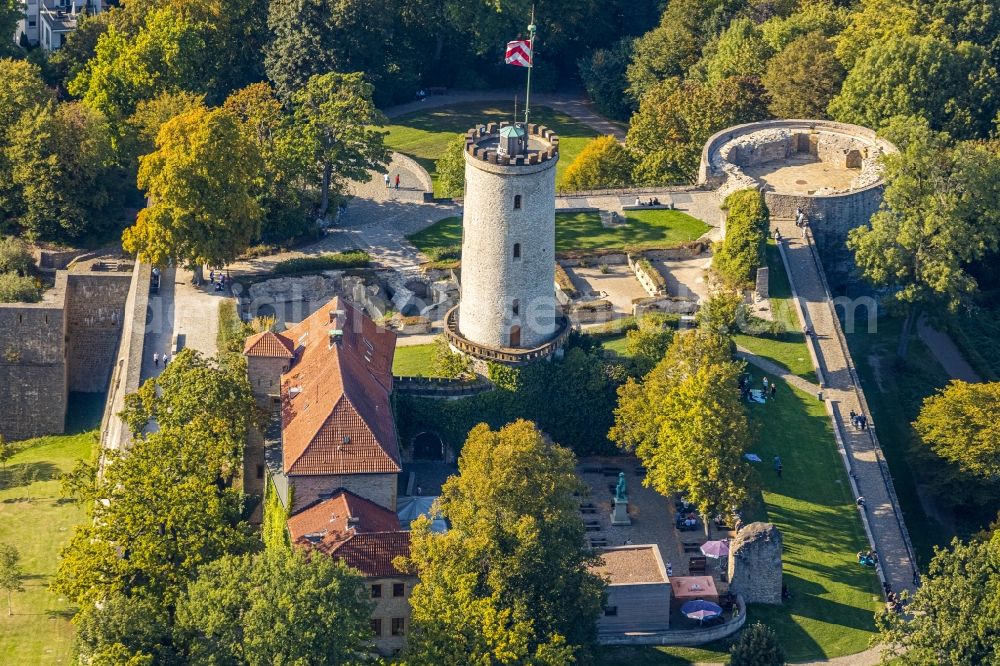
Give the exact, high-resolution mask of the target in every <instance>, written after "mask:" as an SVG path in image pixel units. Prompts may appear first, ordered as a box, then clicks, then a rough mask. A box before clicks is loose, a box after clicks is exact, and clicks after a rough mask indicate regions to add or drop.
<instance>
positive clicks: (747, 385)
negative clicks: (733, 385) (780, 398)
mask: <svg viewBox="0 0 1000 666" xmlns="http://www.w3.org/2000/svg"><path fill="white" fill-rule="evenodd" d="M761 384H762V385H763V387H764V389H763V391H762V393H761V395H762V396H763V397H770V398H773V397H774V396H775V395H776V394H777V393H778V387H777V386H776V385H775V383H774V382H769V381H768V380H767V377H764V378H763V379H762V380H761ZM752 385H753V377H752V376H750V375H742V376H740V381H739V388H740V399H741V400H749V399H750V398H751V391H753V389H752V388H751V386H752ZM759 402H763V400H760V401H759Z"/></svg>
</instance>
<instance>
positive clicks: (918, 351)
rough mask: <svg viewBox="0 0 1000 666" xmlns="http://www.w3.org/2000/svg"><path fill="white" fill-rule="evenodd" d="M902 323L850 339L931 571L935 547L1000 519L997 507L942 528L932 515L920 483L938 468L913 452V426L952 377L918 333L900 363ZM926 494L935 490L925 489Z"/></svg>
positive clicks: (922, 558) (921, 556) (885, 323)
mask: <svg viewBox="0 0 1000 666" xmlns="http://www.w3.org/2000/svg"><path fill="white" fill-rule="evenodd" d="M899 331H900V321H899V320H894V319H885V318H882V319H879V320H878V331H877V332H873V333H868V332H864V331H859V332H855V333H852V334H849V335H848V336H847V340H848V344H849V345H850V348H851V355H852V356H853V357H854V362H855V364H856V365H857V367H858V372H859V373H860V375H861V383H862V385H863V386H864V388H865V396H866V398H867V399H868V406H869V408H870V409H871V411H872V414H871V416H872V421H873V422H874V423H875V425H876V428H877V430H876V432H878V439H879V443H880V444H881V445H882V450H883V451H884V452H885V457H886V462H888V464H889V470H890V471H891V473H892V479H893V484H894V485H895V487H896V495H897V496H898V497H899V504H900V507H901V508H902V510H903V515H904V516H905V518H906V524H907V525H908V526H909V531H910V539H911V541H912V542H913V547H914V549H915V550H916V552H917V559H918V560H919V563H920V564H921V566H923V567H924V568H926V566H927V563H928V561H929V560H930V557H931V554H932V553H933V546H935V545H937V546H945V545H947V543H948V542H949V541H950V539H951V537H952V536H954V535H955V534H958V535H960V536H965V537H967V536H969V535H970V534H972V533H973V532H976V531H977V530H979V529H981V528H983V527H986V524H985V523H987V522H988V521H989V520H991V519H993V518H995V517H996V514H995V508H994V509H993V511H986V512H985V513H987V514H991V515H985V516H975V515H970V513H969V512H965V511H963V512H959V514H958V515H957V516H956V520H955V523H954V524H945V525H942V524H941V523H940V522H939V521H938V520H936V519H935V518H934V517H933V516H928V515H927V514H926V512H925V511H924V507H923V505H922V504H921V502H920V496H919V495H918V490H917V489H918V480H920V479H921V478H923V479H925V480H927V479H930V478H933V475H934V470H933V469H927V468H926V467H921V466H922V465H925V459H924V458H922V457H918V456H915V455H913V454H912V452H911V451H912V449H911V446H912V445H913V444H915V443H917V440H916V434H915V433H914V431H913V428H912V427H911V426H910V423H911V422H912V421H913V420H914V419H916V417H917V414H918V413H919V412H920V406H921V404H922V403H923V400H924V398H925V397H927V396H929V395H931V394H932V393H934V392H935V391H936V390H937V389H939V388H941V387H943V386H944V385H945V384H947V383H948V379H949V378H948V375H947V373H945V371H944V369H943V368H942V367H941V365H940V364H939V363H938V362H937V360H936V359H935V358H934V356H933V355H932V354H931V351H930V349H928V348H927V346H926V345H925V344H924V343H923V342H922V341H921V340H920V339H919V338H918V337H917V336H916V335H914V336H913V338H912V340H911V341H910V349H909V355H908V357H907V360H906V363H905V365H901V364H899V363H898V362H897V361H896V344H897V342H898V340H899ZM924 492H928V493H929V492H930V491H929V490H924Z"/></svg>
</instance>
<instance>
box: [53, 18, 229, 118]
mask: <svg viewBox="0 0 1000 666" xmlns="http://www.w3.org/2000/svg"><path fill="white" fill-rule="evenodd" d="M207 31H208V28H207V27H206V26H205V25H204V24H201V23H194V22H192V21H190V20H188V19H186V18H184V16H183V14H182V12H181V11H179V10H178V9H175V8H173V7H170V6H166V7H163V8H161V9H156V10H153V11H150V12H149V13H148V14H147V15H146V16H145V17H144V20H143V23H142V27H141V28H140V29H139V30H138V33H137V34H134V35H133V34H130V33H129V32H127V31H126V30H125V29H123V28H122V27H119V26H118V25H117V24H116V23H111V25H109V26H108V30H107V32H105V33H104V34H102V35H100V36H99V37H98V40H97V47H96V50H95V55H94V57H93V58H91V59H90V60H89V61H87V64H86V65H85V66H84V67H83V69H82V70H80V72H79V73H78V74H77V75H76V77H75V78H73V80H72V81H70V82H69V91H70V93H71V94H73V95H75V96H77V97H80V98H82V99H83V101H84V103H86V104H87V105H88V106H90V107H92V108H94V109H97V110H99V111H101V112H102V113H104V114H105V115H106V116H107V117H108V118H111V119H112V120H114V121H116V122H117V121H120V120H123V119H125V118H127V117H128V116H130V115H131V114H132V112H133V111H134V110H135V107H136V105H137V104H138V103H139V102H140V101H141V100H144V99H152V98H153V97H156V96H157V95H158V94H159V93H161V92H164V91H176V90H189V91H194V92H204V91H205V90H206V89H207V88H208V86H209V79H210V78H211V75H212V71H213V70H212V68H211V66H210V64H211V61H210V59H209V57H208V52H207V50H206V48H205V38H206V34H207Z"/></svg>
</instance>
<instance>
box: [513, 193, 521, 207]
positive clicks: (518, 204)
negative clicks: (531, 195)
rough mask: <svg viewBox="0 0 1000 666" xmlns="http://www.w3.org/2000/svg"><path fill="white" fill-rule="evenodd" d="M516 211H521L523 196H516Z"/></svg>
mask: <svg viewBox="0 0 1000 666" xmlns="http://www.w3.org/2000/svg"><path fill="white" fill-rule="evenodd" d="M514 210H521V195H520V194H515V195H514Z"/></svg>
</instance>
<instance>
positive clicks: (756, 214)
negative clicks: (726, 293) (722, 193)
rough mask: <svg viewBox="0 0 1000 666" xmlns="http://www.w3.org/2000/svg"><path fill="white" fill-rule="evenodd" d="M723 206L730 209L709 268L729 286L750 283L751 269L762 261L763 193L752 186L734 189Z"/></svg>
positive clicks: (766, 224) (764, 239)
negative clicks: (722, 238)
mask: <svg viewBox="0 0 1000 666" xmlns="http://www.w3.org/2000/svg"><path fill="white" fill-rule="evenodd" d="M722 208H723V209H724V210H727V211H728V212H729V215H728V217H727V219H726V238H725V240H724V241H722V243H720V244H719V247H718V248H717V250H716V253H715V257H714V259H713V260H712V267H713V268H714V269H715V272H716V273H717V274H718V275H719V277H721V278H722V279H723V281H725V282H726V283H727V284H729V285H732V286H735V287H743V286H747V285H750V284H751V283H752V282H753V279H754V271H755V270H756V269H757V267H759V266H761V265H763V263H764V248H765V246H766V244H767V231H768V228H769V226H770V214H769V212H768V210H767V204H766V203H764V195H763V194H761V193H760V192H758V191H757V190H753V189H747V190H740V191H738V192H733V193H732V194H730V195H729V196H728V197H726V200H725V202H724V203H723V205H722Z"/></svg>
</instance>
